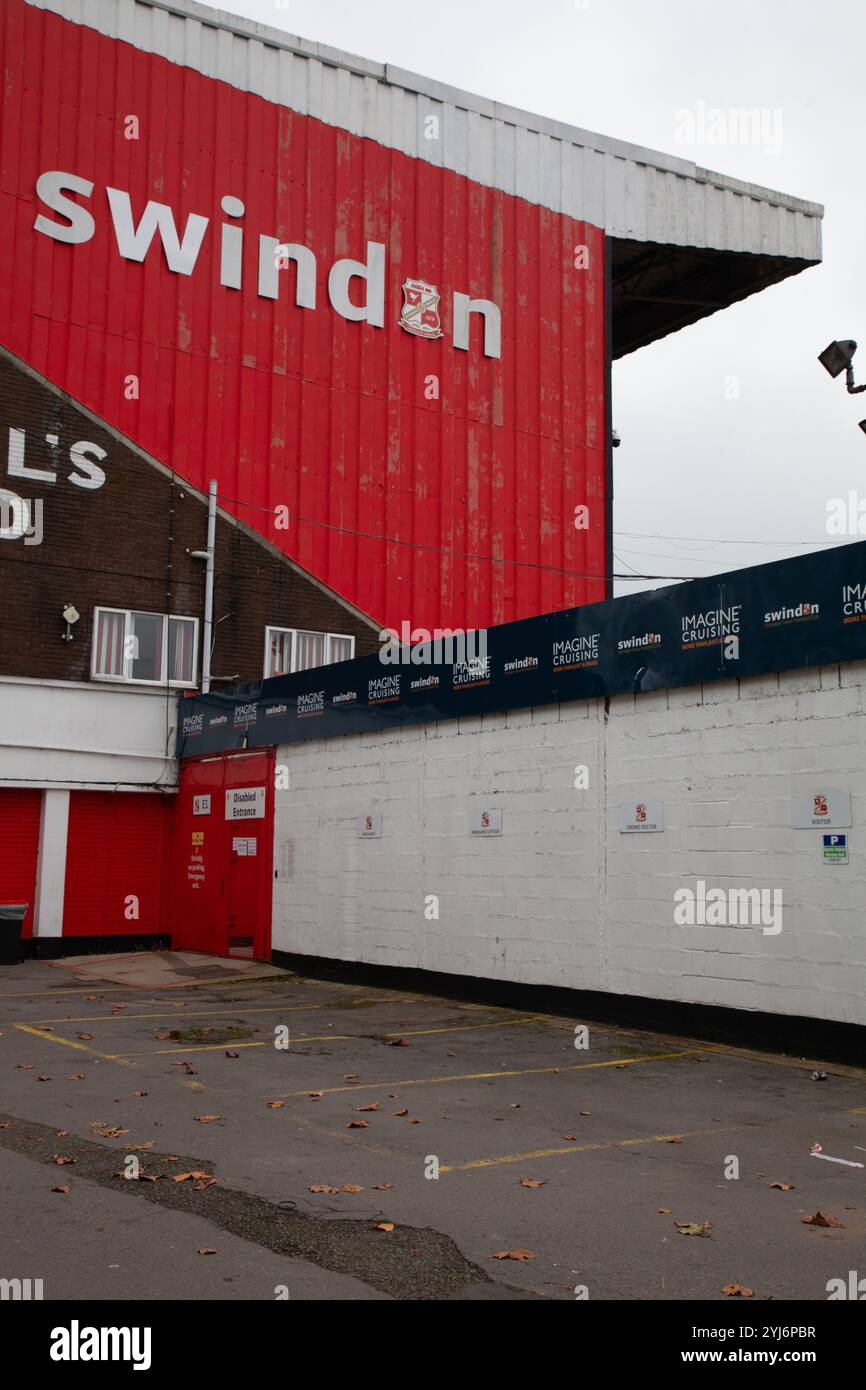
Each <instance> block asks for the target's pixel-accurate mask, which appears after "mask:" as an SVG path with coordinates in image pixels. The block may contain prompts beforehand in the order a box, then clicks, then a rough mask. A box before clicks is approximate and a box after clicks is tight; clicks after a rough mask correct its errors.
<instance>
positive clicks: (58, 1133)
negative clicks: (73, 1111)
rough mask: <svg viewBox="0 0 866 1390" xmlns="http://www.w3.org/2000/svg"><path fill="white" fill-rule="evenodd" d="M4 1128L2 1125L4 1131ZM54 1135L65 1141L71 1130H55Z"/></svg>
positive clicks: (0, 1126)
mask: <svg viewBox="0 0 866 1390" xmlns="http://www.w3.org/2000/svg"><path fill="white" fill-rule="evenodd" d="M2 1128H3V1126H2V1125H0V1129H2ZM54 1133H55V1136H56V1137H57V1138H58V1139H65V1138H66V1136H67V1134H68V1133H69V1130H68V1129H55V1131H54Z"/></svg>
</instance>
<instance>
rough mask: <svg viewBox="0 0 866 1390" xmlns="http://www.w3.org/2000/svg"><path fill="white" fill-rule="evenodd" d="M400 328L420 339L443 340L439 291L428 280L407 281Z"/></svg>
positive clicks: (404, 288)
mask: <svg viewBox="0 0 866 1390" xmlns="http://www.w3.org/2000/svg"><path fill="white" fill-rule="evenodd" d="M399 322H400V327H401V328H405V329H406V332H407V333H415V334H416V335H417V336H418V337H419V338H441V337H442V323H441V320H440V318H439V291H438V290H437V288H436V286H435V285H428V284H427V281H426V280H406V281H404V283H403V308H402V309H401V311H400V320H399Z"/></svg>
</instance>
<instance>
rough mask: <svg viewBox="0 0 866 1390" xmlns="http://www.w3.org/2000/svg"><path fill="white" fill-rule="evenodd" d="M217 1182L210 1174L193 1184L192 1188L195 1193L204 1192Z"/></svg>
mask: <svg viewBox="0 0 866 1390" xmlns="http://www.w3.org/2000/svg"><path fill="white" fill-rule="evenodd" d="M218 1181H219V1179H218V1178H215V1177H214V1176H213V1174H212V1173H208V1175H207V1177H206V1178H199V1180H198V1182H194V1183H193V1187H194V1188H195V1190H196V1192H206V1191H207V1189H208V1188H209V1187H211V1186H212V1185H213V1184H214V1183H215V1182H218Z"/></svg>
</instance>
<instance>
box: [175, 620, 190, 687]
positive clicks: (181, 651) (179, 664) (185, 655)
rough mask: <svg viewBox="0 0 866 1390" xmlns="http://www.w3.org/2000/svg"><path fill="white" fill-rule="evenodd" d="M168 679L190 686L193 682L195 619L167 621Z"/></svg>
mask: <svg viewBox="0 0 866 1390" xmlns="http://www.w3.org/2000/svg"><path fill="white" fill-rule="evenodd" d="M168 678H169V680H170V681H182V682H183V684H184V685H192V684H193V682H194V681H195V619H194V618H169V620H168Z"/></svg>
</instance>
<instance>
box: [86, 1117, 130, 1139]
mask: <svg viewBox="0 0 866 1390" xmlns="http://www.w3.org/2000/svg"><path fill="white" fill-rule="evenodd" d="M90 1128H91V1129H95V1130H96V1133H97V1134H101V1135H102V1137H103V1139H116V1138H117V1136H118V1135H119V1134H128V1133H129V1130H128V1129H121V1128H120V1126H119V1125H106V1124H103V1123H102V1122H101V1121H97V1122H96V1123H95V1124H92V1125H91V1126H90Z"/></svg>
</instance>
